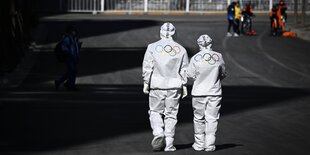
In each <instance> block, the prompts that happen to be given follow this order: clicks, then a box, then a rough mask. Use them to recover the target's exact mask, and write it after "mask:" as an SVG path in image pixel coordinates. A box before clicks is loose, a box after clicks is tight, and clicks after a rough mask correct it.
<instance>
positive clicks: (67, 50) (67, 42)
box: [62, 36, 72, 55]
mask: <svg viewBox="0 0 310 155" xmlns="http://www.w3.org/2000/svg"><path fill="white" fill-rule="evenodd" d="M62 50H63V51H64V52H65V53H66V54H70V55H72V52H71V49H70V39H69V38H68V37H67V36H65V37H64V38H63V40H62Z"/></svg>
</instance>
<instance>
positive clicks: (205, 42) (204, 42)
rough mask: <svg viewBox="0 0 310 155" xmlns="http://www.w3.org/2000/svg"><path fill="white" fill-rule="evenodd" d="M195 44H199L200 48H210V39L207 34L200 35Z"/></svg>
mask: <svg viewBox="0 0 310 155" xmlns="http://www.w3.org/2000/svg"><path fill="white" fill-rule="evenodd" d="M197 44H198V45H199V48H200V50H212V49H211V46H212V39H211V37H209V36H208V35H207V34H204V35H201V36H200V37H199V38H198V39H197Z"/></svg>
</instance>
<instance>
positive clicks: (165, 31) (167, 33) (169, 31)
mask: <svg viewBox="0 0 310 155" xmlns="http://www.w3.org/2000/svg"><path fill="white" fill-rule="evenodd" d="M174 33H175V27H174V26H173V24H171V23H169V22H167V23H164V24H163V25H162V26H161V28H160V38H162V39H172V36H173V35H174Z"/></svg>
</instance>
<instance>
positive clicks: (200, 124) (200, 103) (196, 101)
mask: <svg viewBox="0 0 310 155" xmlns="http://www.w3.org/2000/svg"><path fill="white" fill-rule="evenodd" d="M192 106H193V110H194V111H193V112H194V120H193V121H194V138H195V143H194V144H193V145H192V147H193V148H194V149H195V150H196V151H202V150H204V145H205V128H206V123H205V110H206V97H193V99H192Z"/></svg>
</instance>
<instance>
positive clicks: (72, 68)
mask: <svg viewBox="0 0 310 155" xmlns="http://www.w3.org/2000/svg"><path fill="white" fill-rule="evenodd" d="M76 74H77V65H76V62H75V61H74V60H69V64H68V81H67V82H66V86H67V88H69V89H71V88H76V86H75V81H76Z"/></svg>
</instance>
